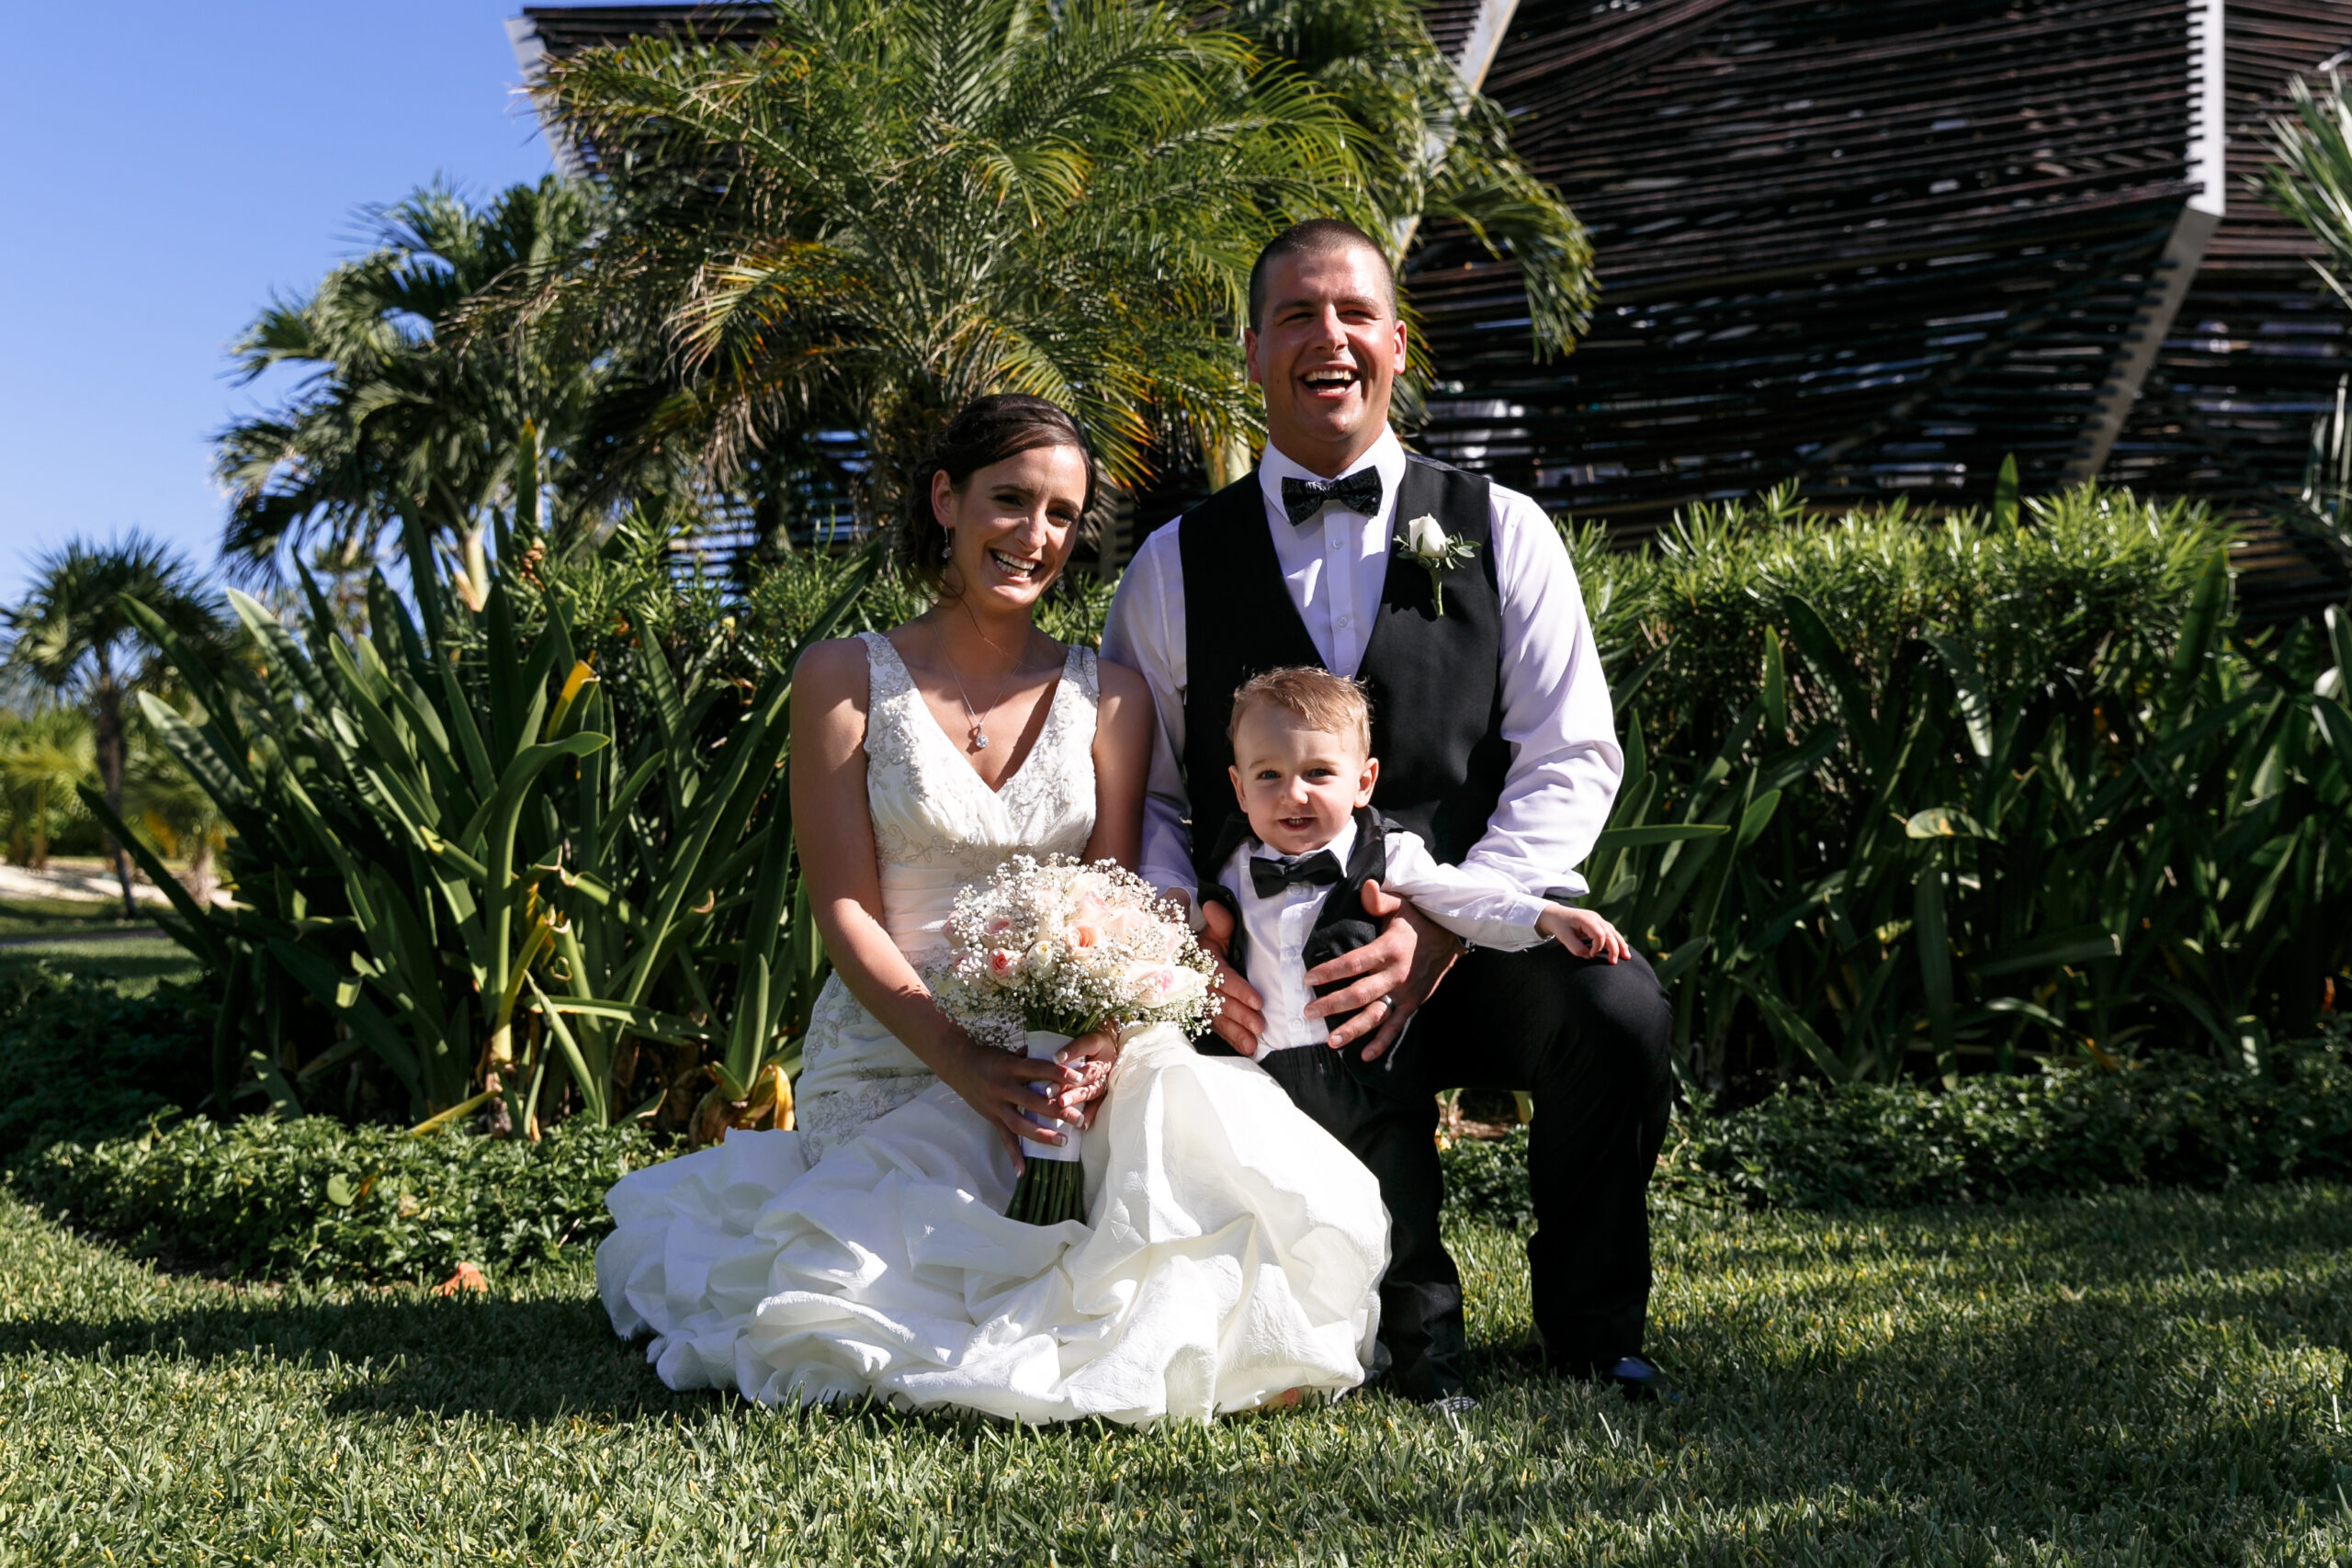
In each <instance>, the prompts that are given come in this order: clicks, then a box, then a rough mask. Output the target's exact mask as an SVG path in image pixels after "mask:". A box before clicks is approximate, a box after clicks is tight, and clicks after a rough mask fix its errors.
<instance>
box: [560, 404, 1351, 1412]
mask: <svg viewBox="0 0 2352 1568" xmlns="http://www.w3.org/2000/svg"><path fill="white" fill-rule="evenodd" d="M1093 473H1094V465H1093V461H1092V457H1091V453H1090V452H1089V450H1088V448H1087V446H1086V441H1085V437H1084V435H1083V434H1081V433H1080V430H1079V427H1078V426H1077V424H1076V423H1074V422H1073V421H1072V420H1071V419H1070V418H1069V415H1067V414H1065V413H1064V412H1062V411H1061V410H1060V409H1058V408H1057V407H1055V406H1054V405H1053V404H1051V403H1049V402H1046V401H1045V400H1042V399H1037V398H1030V397H1023V396H1003V397H992V398H982V399H979V400H977V401H975V402H973V403H971V404H969V405H968V406H967V407H966V408H965V409H964V410H963V411H962V412H959V413H957V414H956V417H955V418H954V420H952V421H951V422H950V423H948V425H947V428H946V429H945V431H944V433H943V434H941V436H940V438H939V440H938V442H937V444H936V445H935V446H934V448H933V453H932V455H931V457H930V458H929V459H928V460H927V461H926V462H925V464H924V465H923V466H922V468H921V469H920V470H919V471H918V474H917V476H916V478H917V482H916V483H915V484H913V485H910V496H911V497H912V500H913V502H914V504H913V505H912V506H911V507H910V515H909V516H908V517H907V518H906V519H905V520H904V521H903V523H902V526H901V536H900V539H899V544H900V547H901V550H902V554H903V555H904V556H905V558H906V564H907V565H908V567H909V568H910V570H913V571H915V572H916V573H917V574H919V575H920V576H921V577H922V579H923V580H924V581H927V582H928V583H930V584H931V586H932V587H933V589H934V590H935V591H936V592H937V594H938V599H937V602H936V603H935V604H933V606H932V607H931V609H930V610H928V611H926V612H925V613H924V614H922V615H919V616H917V617H916V618H915V619H913V620H911V621H910V622H908V623H907V624H905V625H904V626H898V627H896V628H894V629H892V630H891V631H889V632H888V633H887V634H884V633H873V632H868V633H865V634H864V635H863V636H861V637H856V638H850V639H844V640H842V641H838V642H829V643H821V644H819V645H818V646H816V647H814V648H812V649H809V652H808V653H807V655H806V656H805V657H803V659H802V660H801V661H800V664H799V667H798V669H797V671H796V674H795V677H794V680H795V685H794V692H793V705H792V727H793V736H792V805H793V820H794V822H795V824H796V826H797V836H798V839H799V848H800V855H801V864H802V868H803V873H804V874H805V875H806V876H807V877H808V878H809V887H810V892H811V898H810V904H811V908H813V910H814V911H815V915H816V919H817V922H818V928H819V930H820V931H821V933H822V934H823V937H824V941H825V949H826V951H827V953H830V954H831V957H832V960H833V965H834V971H833V975H832V977H831V979H830V980H828V981H827V982H826V985H825V988H824V990H823V992H822V993H821V994H820V997H819V998H818V1001H817V1005H816V1008H815V1010H814V1014H813V1016H812V1018H811V1020H810V1022H809V1033H808V1037H807V1042H806V1045H805V1048H804V1054H803V1057H802V1063H803V1066H802V1070H801V1075H800V1077H799V1080H798V1093H797V1100H798V1106H799V1127H800V1130H799V1131H797V1132H793V1133H743V1132H739V1133H735V1134H731V1135H730V1136H729V1137H728V1139H727V1140H726V1141H725V1142H724V1143H723V1144H720V1145H718V1146H717V1147H714V1148H708V1149H704V1150H702V1151H700V1152H698V1153H695V1154H691V1155H687V1156H684V1157H683V1158H680V1159H675V1160H671V1161H668V1162H666V1163H664V1164H661V1165H656V1166H652V1167H650V1168H647V1169H644V1170H640V1171H638V1172H635V1173H633V1174H631V1175H629V1176H627V1177H625V1178H623V1179H621V1181H620V1182H619V1183H618V1184H617V1185H616V1186H615V1187H614V1188H613V1190H612V1191H611V1192H610V1193H609V1194H608V1195H607V1197H606V1199H605V1202H606V1205H607V1206H608V1207H609V1208H610V1209H611V1211H612V1214H613V1218H614V1220H615V1222H616V1229H615V1231H614V1233H613V1234H612V1235H611V1236H609V1237H608V1238H606V1240H605V1243H604V1244H603V1245H602V1246H601V1247H598V1248H597V1251H596V1278H597V1285H598V1288H599V1290H600V1292H601V1293H602V1294H603V1297H604V1301H605V1309H606V1310H607V1311H608V1312H609V1313H610V1314H611V1316H612V1320H613V1326H614V1328H615V1329H616V1330H617V1331H618V1332H619V1333H620V1334H622V1335H623V1336H625V1337H628V1336H634V1335H637V1334H639V1333H644V1332H649V1331H650V1334H651V1336H652V1343H651V1346H650V1349H649V1350H648V1352H647V1357H648V1359H650V1360H651V1361H652V1363H653V1364H654V1366H655V1368H656V1370H657V1371H658V1372H659V1374H660V1376H661V1378H662V1382H666V1383H668V1384H669V1385H670V1386H671V1387H673V1388H680V1389H684V1388H702V1387H725V1386H729V1385H730V1384H731V1385H732V1386H733V1387H735V1388H737V1389H739V1390H741V1393H743V1395H744V1396H745V1397H746V1398H748V1399H752V1400H756V1401H759V1402H761V1403H763V1404H787V1403H796V1402H797V1403H801V1404H816V1403H820V1402H830V1401H837V1400H847V1399H856V1398H861V1397H866V1396H873V1397H877V1398H880V1399H883V1400H885V1401H887V1402H888V1403H890V1404H894V1405H897V1406H899V1407H901V1408H909V1409H921V1408H931V1407H936V1406H942V1405H954V1406H960V1407H964V1408H967V1409H972V1410H978V1411H982V1412H985V1413H987V1414H989V1415H994V1416H1009V1417H1012V1418H1014V1419H1018V1420H1023V1421H1057V1420H1069V1419H1073V1418H1077V1417H1081V1416H1102V1417H1103V1418H1106V1419H1109V1420H1113V1421H1120V1422H1127V1423H1136V1422H1145V1421H1151V1420H1156V1419H1160V1418H1165V1417H1170V1416H1175V1417H1182V1418H1190V1419H1205V1418H1207V1417H1209V1416H1213V1415H1216V1414H1218V1413H1220V1412H1226V1411H1234V1410H1243V1409H1249V1408H1251V1407H1253V1406H1257V1405H1261V1404H1277V1403H1287V1402H1289V1401H1291V1400H1293V1399H1295V1398H1296V1397H1297V1396H1299V1395H1302V1394H1309V1395H1311V1394H1317V1393H1321V1394H1330V1393H1338V1392H1339V1391H1340V1390H1344V1389H1347V1388H1350V1387H1352V1386H1353V1385H1355V1384H1356V1383H1358V1382H1361V1381H1363V1376H1364V1373H1365V1370H1366V1358H1367V1357H1368V1356H1369V1355H1370V1354H1371V1352H1372V1347H1373V1337H1374V1331H1375V1329H1376V1328H1377V1326H1378V1311H1379V1309H1378V1305H1377V1295H1376V1287H1377V1284H1378V1281H1379V1278H1380V1273H1381V1270H1382V1269H1383V1268H1384V1267H1385V1264H1386V1261H1387V1236H1388V1220H1387V1215H1386V1213H1385V1210H1384V1209H1383V1208H1382V1206H1381V1202H1380V1196H1379V1188H1378V1185H1377V1184H1376V1183H1375V1182H1374V1179H1373V1177H1372V1175H1371V1173H1370V1172H1368V1171H1367V1170H1365V1168H1363V1166H1362V1165H1360V1164H1359V1163H1357V1161H1356V1160H1355V1158H1354V1157H1353V1156H1351V1155H1350V1154H1349V1153H1348V1152H1347V1151H1346V1150H1345V1149H1344V1148H1342V1147H1341V1146H1340V1144H1339V1143H1338V1142H1336V1141H1335V1140H1334V1139H1333V1138H1332V1137H1331V1136H1330V1135H1329V1134H1327V1133H1325V1132H1324V1131H1323V1130H1322V1129H1321V1128H1320V1127H1318V1126H1317V1125H1316V1124H1315V1123H1314V1122H1311V1121H1309V1120H1308V1119H1307V1118H1306V1116H1305V1115H1304V1114H1303V1113H1301V1112H1300V1111H1297V1110H1296V1109H1295V1107H1294V1106H1293V1105H1292V1104H1291V1102H1290V1100H1288V1099H1287V1098H1286V1097H1285V1096H1284V1095H1283V1092H1282V1090H1281V1089H1279V1088H1277V1087H1276V1086H1275V1084H1274V1082H1273V1080H1272V1078H1270V1077H1267V1076H1266V1075H1265V1073H1264V1072H1263V1071H1262V1070H1261V1068H1259V1067H1258V1066H1256V1064H1254V1063H1252V1062H1250V1061H1248V1060H1246V1059H1244V1058H1238V1057H1230V1056H1215V1057H1213V1056H1204V1055H1197V1054H1196V1053H1194V1052H1193V1049H1192V1047H1191V1045H1190V1043H1188V1042H1186V1041H1185V1040H1184V1039H1183V1038H1182V1036H1181V1035H1179V1034H1177V1033H1176V1032H1174V1031H1173V1030H1169V1029H1157V1030H1146V1031H1138V1032H1135V1033H1134V1034H1133V1035H1132V1036H1131V1037H1129V1038H1126V1039H1125V1040H1124V1041H1117V1040H1114V1039H1113V1038H1111V1037H1110V1036H1109V1035H1107V1034H1094V1035H1089V1036H1086V1037H1085V1038H1083V1039H1080V1040H1078V1041H1075V1042H1073V1043H1071V1044H1070V1045H1069V1047H1068V1048H1067V1049H1066V1050H1065V1051H1064V1052H1063V1053H1062V1055H1061V1058H1060V1061H1059V1064H1058V1065H1052V1064H1045V1063H1039V1062H1032V1061H1029V1060H1027V1059H1026V1058H1024V1057H1023V1056H1021V1055H1016V1054H1014V1051H1013V1050H1009V1049H1006V1048H1005V1047H1006V1046H1007V1045H1012V1046H1014V1047H1015V1048H1016V1049H1017V1044H1018V1042H1017V1040H1016V1041H1013V1042H1004V1043H998V1042H991V1041H989V1040H983V1039H976V1038H975V1037H974V1036H973V1034H972V1033H970V1032H967V1030H966V1029H965V1028H964V1027H962V1026H959V1025H958V1024H957V1023H956V1021H954V1020H952V1019H950V1018H948V1017H947V1016H946V1015H945V1014H944V1013H943V1012H942V1011H941V1010H939V1008H938V1007H936V1006H935V1005H933V1000H932V995H931V990H930V987H929V986H928V984H927V983H926V981H925V978H924V975H925V971H926V969H927V968H929V967H931V966H933V965H935V964H938V963H940V962H941V961H942V960H944V957H945V952H946V949H945V942H944V938H943V936H942V934H941V931H942V927H943V924H944V921H945V919H946V917H947V915H948V912H949V909H950V907H951V906H952V904H953V903H954V900H955V896H956V891H957V889H959V888H961V887H964V886H970V885H973V884H976V883H980V882H985V881H986V880H987V879H988V877H989V874H991V873H992V872H993V871H994V870H995V869H996V867H997V866H998V864H999V863H1001V862H1002V861H1004V860H1005V859H1006V858H1008V857H1010V856H1012V855H1014V854H1023V853H1025V854H1032V855H1038V856H1043V855H1046V854H1054V853H1060V854H1082V855H1083V856H1084V857H1085V858H1087V859H1089V860H1095V859H1103V858H1109V859H1114V860H1116V861H1118V862H1119V863H1122V864H1124V865H1127V866H1130V867H1132V866H1133V865H1134V864H1135V863H1136V855H1137V849H1138V840H1139V837H1140V833H1141V823H1142V802H1143V788H1144V770H1145V766H1146V761H1147V759H1148V755H1149V747H1150V739H1151V732H1152V724H1153V717H1152V707H1151V699H1150V696H1149V694H1148V692H1147V690H1146V688H1145V686H1144V682H1143V681H1142V678H1141V677H1139V676H1137V675H1136V674H1134V673H1132V672H1131V671H1126V670H1124V669H1122V668H1120V667H1118V666H1116V665H1111V664H1103V663H1100V662H1099V661H1098V660H1096V658H1095V656H1094V654H1093V652H1092V651H1091V650H1090V649H1083V648H1076V647H1072V648H1068V649H1065V648H1063V647H1062V646H1061V645H1060V644H1058V643H1057V642H1055V641H1054V640H1053V639H1052V638H1050V637H1046V635H1045V634H1044V633H1043V632H1040V631H1038V630H1037V629H1036V627H1035V626H1034V625H1033V624H1032V620H1031V616H1032V614H1033V612H1034V611H1035V607H1036V604H1037V600H1038V598H1039V596H1040V595H1041V594H1043V593H1044V592H1045V591H1046V587H1047V586H1048V585H1049V584H1050V583H1051V582H1052V581H1053V580H1054V578H1055V576H1056V574H1057V573H1058V572H1059V571H1060V570H1061V569H1062V566H1063V565H1064V563H1065V562H1066V561H1067V560H1068V559H1069V551H1070V547H1071V545H1072V543H1073V541H1074V537H1075V534H1076V531H1077V528H1078V524H1079V520H1080V517H1082V516H1083V515H1084V514H1085V513H1086V512H1087V510H1088V508H1089V506H1090V505H1091V502H1092V500H1093V482H1094V481H1093ZM1041 1073H1045V1074H1046V1075H1048V1076H1049V1077H1051V1075H1055V1074H1058V1081H1057V1082H1048V1084H1047V1086H1046V1092H1043V1093H1041V1092H1039V1091H1038V1090H1037V1089H1035V1088H1033V1087H1032V1084H1033V1083H1034V1082H1035V1081H1036V1080H1037V1079H1038V1078H1039V1076H1040V1074H1041ZM1098 1111H1099V1112H1100V1114H1099V1115H1098V1114H1097V1112H1098ZM1037 1122H1046V1123H1048V1124H1049V1125H1052V1126H1054V1127H1056V1128H1057V1129H1058V1131H1057V1132H1056V1133H1052V1134H1042V1136H1043V1137H1044V1139H1045V1140H1046V1141H1049V1142H1055V1143H1060V1142H1064V1141H1066V1140H1067V1139H1069V1138H1072V1137H1077V1138H1080V1140H1081V1142H1080V1152H1081V1157H1082V1164H1083V1168H1084V1173H1085V1188H1086V1195H1087V1204H1088V1206H1087V1222H1086V1223H1084V1224H1080V1223H1079V1222H1077V1221H1069V1222H1065V1223H1063V1224H1055V1225H1032V1224H1023V1223H1022V1222H1019V1221H1014V1220H1011V1219H1008V1218H1006V1216H1005V1213H1004V1210H1005V1206H1006V1204H1007V1202H1008V1201H1009V1200H1010V1198H1011V1196H1012V1187H1013V1181H1014V1179H1015V1177H1016V1175H1017V1174H1018V1169H1019V1166H1020V1163H1021V1155H1020V1145H1019V1143H1018V1141H1017V1140H1018V1137H1019V1136H1020V1135H1021V1134H1028V1135H1029V1136H1030V1137H1032V1138H1033V1139H1035V1138H1038V1137H1040V1136H1041V1134H1040V1133H1039V1129H1038V1127H1037V1125H1036V1123H1037Z"/></svg>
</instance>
